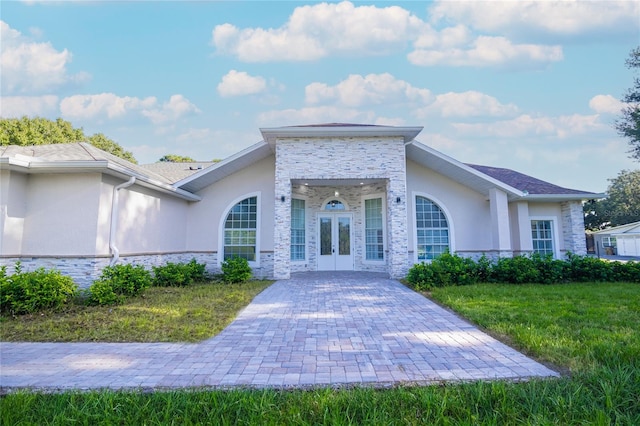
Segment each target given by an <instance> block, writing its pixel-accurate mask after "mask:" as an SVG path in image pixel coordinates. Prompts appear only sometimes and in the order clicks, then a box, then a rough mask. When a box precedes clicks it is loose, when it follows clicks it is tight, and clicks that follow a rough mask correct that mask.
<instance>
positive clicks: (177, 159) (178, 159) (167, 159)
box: [158, 154, 196, 163]
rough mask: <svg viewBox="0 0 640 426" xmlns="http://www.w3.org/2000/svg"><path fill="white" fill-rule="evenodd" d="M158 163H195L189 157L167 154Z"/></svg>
mask: <svg viewBox="0 0 640 426" xmlns="http://www.w3.org/2000/svg"><path fill="white" fill-rule="evenodd" d="M158 162H159V163H195V162H196V160H194V159H193V158H191V157H185V156H183V155H175V154H167V155H165V156H164V157H162V158H161V159H159V160H158Z"/></svg>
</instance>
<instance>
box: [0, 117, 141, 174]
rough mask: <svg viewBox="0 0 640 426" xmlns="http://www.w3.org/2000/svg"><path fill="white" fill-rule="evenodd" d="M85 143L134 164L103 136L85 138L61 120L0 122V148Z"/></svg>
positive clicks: (4, 120) (99, 134)
mask: <svg viewBox="0 0 640 426" xmlns="http://www.w3.org/2000/svg"><path fill="white" fill-rule="evenodd" d="M74 142H88V143H90V144H91V145H93V146H95V147H96V148H98V149H101V150H103V151H106V152H108V153H110V154H113V155H115V156H117V157H120V158H124V159H125V160H128V161H131V162H132V163H136V164H137V161H136V159H135V158H134V157H133V154H132V153H131V152H129V151H125V150H124V148H122V147H121V146H120V145H118V144H117V143H116V142H114V141H112V140H111V139H109V138H108V137H106V136H105V135H103V134H102V133H97V134H95V135H92V136H89V137H87V136H85V134H84V131H83V130H82V128H79V129H76V128H74V127H73V125H72V124H71V123H70V122H68V121H65V120H63V119H62V118H58V119H56V121H52V120H48V119H46V118H42V117H35V118H29V117H26V116H25V117H22V118H3V119H0V146H2V145H19V146H29V145H48V144H57V143H74Z"/></svg>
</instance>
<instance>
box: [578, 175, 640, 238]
mask: <svg viewBox="0 0 640 426" xmlns="http://www.w3.org/2000/svg"><path fill="white" fill-rule="evenodd" d="M609 182H611V183H610V185H609V188H608V189H607V198H605V199H603V200H597V201H596V200H591V201H589V202H587V203H585V205H584V212H585V228H587V229H590V230H594V231H595V230H599V229H603V228H605V227H608V226H618V225H624V224H627V223H631V222H638V221H640V170H622V171H621V172H620V173H619V174H618V176H617V177H615V178H613V179H609Z"/></svg>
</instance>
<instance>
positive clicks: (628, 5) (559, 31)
mask: <svg viewBox="0 0 640 426" xmlns="http://www.w3.org/2000/svg"><path fill="white" fill-rule="evenodd" d="M429 13H430V15H431V17H432V22H434V23H435V22H456V23H464V24H467V25H469V26H471V27H473V28H475V29H477V30H481V31H486V32H493V33H501V34H506V35H518V34H526V35H535V34H538V35H545V36H549V35H554V36H559V35H568V36H581V35H589V34H591V35H594V34H597V35H598V36H600V37H608V36H612V35H613V36H615V35H619V34H637V31H638V16H640V3H638V2H636V1H628V0H621V1H615V0H607V1H588V0H565V1H541V0H517V1H516V0H503V1H500V2H496V1H449V0H438V1H436V2H435V3H434V4H433V6H432V7H430V8H429Z"/></svg>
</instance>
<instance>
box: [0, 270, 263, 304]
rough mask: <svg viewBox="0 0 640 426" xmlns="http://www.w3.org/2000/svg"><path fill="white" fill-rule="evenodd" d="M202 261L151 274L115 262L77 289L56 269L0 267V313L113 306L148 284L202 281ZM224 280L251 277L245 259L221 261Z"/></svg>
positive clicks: (238, 279) (203, 278)
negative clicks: (77, 303)
mask: <svg viewBox="0 0 640 426" xmlns="http://www.w3.org/2000/svg"><path fill="white" fill-rule="evenodd" d="M205 266H206V265H205V264H204V263H197V262H196V260H195V259H192V260H191V261H190V262H188V263H171V262H168V263H166V264H165V265H163V266H154V267H153V268H152V269H153V273H151V272H150V271H148V270H147V269H145V268H144V267H143V266H141V265H137V266H134V265H131V264H119V265H115V266H107V267H106V268H104V269H103V270H102V273H101V275H100V277H99V278H98V279H97V280H95V281H94V282H93V284H92V285H91V286H90V287H89V289H88V291H87V290H85V291H84V292H83V291H81V290H79V288H78V286H77V284H76V283H74V282H73V280H72V279H71V278H70V277H68V276H64V275H62V274H61V273H60V272H59V271H56V270H48V271H47V270H45V269H44V268H39V269H37V270H35V271H33V272H23V271H22V268H21V265H20V262H17V263H16V267H15V273H14V274H13V275H11V276H8V275H7V274H6V267H1V268H0V312H1V313H2V314H10V315H22V314H29V313H34V312H39V311H43V310H46V309H57V308H60V307H61V306H63V305H64V304H65V303H68V302H70V301H72V300H74V299H75V298H78V299H83V301H84V302H86V303H87V304H89V305H113V304H117V303H122V302H123V301H124V300H125V299H126V298H127V297H132V296H137V295H140V294H142V293H143V292H144V291H145V290H146V289H147V288H149V287H150V286H158V287H169V286H174V287H181V286H188V285H191V284H193V283H196V282H202V281H205V280H206V279H207V278H208V277H207V274H206V272H205ZM222 270H223V274H222V277H221V278H222V280H223V281H224V282H228V283H231V282H243V281H246V280H248V279H249V278H251V267H250V266H249V263H248V262H247V261H246V259H229V260H228V261H225V262H223V264H222Z"/></svg>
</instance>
